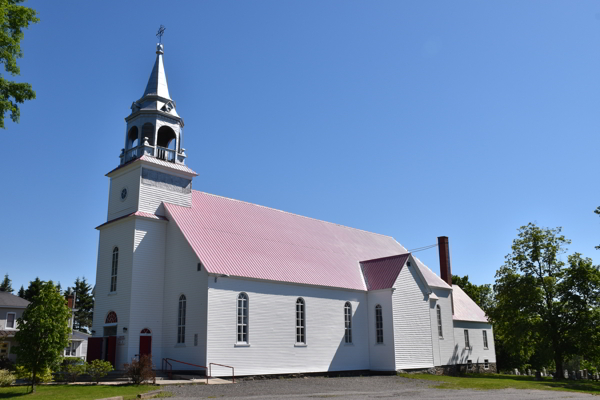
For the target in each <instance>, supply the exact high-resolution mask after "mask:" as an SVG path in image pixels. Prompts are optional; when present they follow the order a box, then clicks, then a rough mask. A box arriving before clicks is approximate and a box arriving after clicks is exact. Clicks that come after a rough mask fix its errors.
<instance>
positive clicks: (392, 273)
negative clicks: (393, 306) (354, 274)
mask: <svg viewBox="0 0 600 400" xmlns="http://www.w3.org/2000/svg"><path fill="white" fill-rule="evenodd" d="M409 255H410V254H409V253H405V254H400V255H397V256H392V257H384V258H379V259H375V260H369V261H363V262H361V263H360V264H361V266H362V269H363V274H364V276H365V281H366V283H367V288H368V290H379V289H389V288H391V287H393V286H394V283H395V282H396V279H397V278H398V275H399V274H400V271H402V267H403V266H404V264H405V263H406V260H408V256H409Z"/></svg>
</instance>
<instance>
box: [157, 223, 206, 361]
mask: <svg viewBox="0 0 600 400" xmlns="http://www.w3.org/2000/svg"><path fill="white" fill-rule="evenodd" d="M170 219H171V218H170ZM199 262H200V260H198V257H196V253H194V251H193V250H192V248H191V247H190V246H189V244H188V242H187V241H186V239H185V237H184V236H183V234H182V233H181V231H180V230H179V228H178V227H177V225H176V224H175V223H174V222H172V219H171V221H170V222H169V223H168V224H167V246H166V262H165V274H164V295H163V299H164V300H163V302H164V306H163V338H162V343H161V345H162V356H163V357H169V358H173V359H175V360H179V361H184V362H188V363H191V364H197V365H205V366H206V365H207V364H206V306H207V303H208V299H207V277H208V275H207V273H206V270H205V269H204V268H202V270H201V271H198V263H199ZM182 294H183V295H185V297H186V324H185V343H179V344H178V343H177V313H178V307H179V297H180V296H181V295H182ZM195 335H198V340H197V341H196V340H194V336H195ZM159 361H160V360H156V361H155V363H156V362H159ZM173 369H175V370H183V369H194V370H198V368H196V367H190V366H187V365H185V364H178V363H173Z"/></svg>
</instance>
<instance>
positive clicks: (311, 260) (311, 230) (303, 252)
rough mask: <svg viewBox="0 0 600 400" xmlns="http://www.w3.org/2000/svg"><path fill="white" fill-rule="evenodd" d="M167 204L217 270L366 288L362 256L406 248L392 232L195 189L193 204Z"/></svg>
mask: <svg viewBox="0 0 600 400" xmlns="http://www.w3.org/2000/svg"><path fill="white" fill-rule="evenodd" d="M165 208H166V210H167V212H168V215H169V216H170V219H172V220H173V221H174V222H175V223H176V224H177V226H178V227H179V228H180V229H181V232H182V233H183V235H184V236H185V238H186V240H187V241H188V243H189V244H190V245H191V247H192V249H193V250H194V252H195V253H196V255H197V256H198V258H199V259H200V260H202V262H203V263H204V265H205V267H206V270H207V271H208V272H210V273H215V274H227V275H232V276H242V277H248V278H256V279H268V280H275V281H283V282H292V283H301V284H309V285H321V286H332V287H339V288H347V289H357V290H366V287H365V283H364V281H363V278H362V273H361V269H360V266H359V261H360V260H371V259H375V258H381V257H387V256H392V255H398V254H401V253H406V249H405V248H404V247H402V246H401V245H400V244H399V243H398V242H396V241H395V240H394V239H393V238H392V237H390V236H384V235H379V234H375V233H371V232H365V231H361V230H358V229H353V228H348V227H346V226H342V225H337V224H333V223H330V222H325V221H319V220H316V219H312V218H307V217H303V216H300V215H296V214H291V213H287V212H284V211H279V210H275V209H272V208H268V207H263V206H259V205H255V204H250V203H246V202H243V201H238V200H233V199H228V198H225V197H220V196H215V195H211V194H208V193H203V192H198V191H192V207H191V208H187V207H182V206H176V205H173V204H165Z"/></svg>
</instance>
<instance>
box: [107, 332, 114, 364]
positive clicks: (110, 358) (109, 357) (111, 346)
mask: <svg viewBox="0 0 600 400" xmlns="http://www.w3.org/2000/svg"><path fill="white" fill-rule="evenodd" d="M107 339H108V340H107V344H106V361H109V362H110V363H111V364H112V366H113V367H114V366H115V362H116V361H117V357H116V356H117V337H116V336H109V337H107Z"/></svg>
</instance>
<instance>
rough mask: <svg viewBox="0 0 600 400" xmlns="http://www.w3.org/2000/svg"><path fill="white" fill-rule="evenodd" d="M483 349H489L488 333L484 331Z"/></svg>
mask: <svg viewBox="0 0 600 400" xmlns="http://www.w3.org/2000/svg"><path fill="white" fill-rule="evenodd" d="M483 348H484V349H487V348H488V341H487V331H483Z"/></svg>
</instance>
